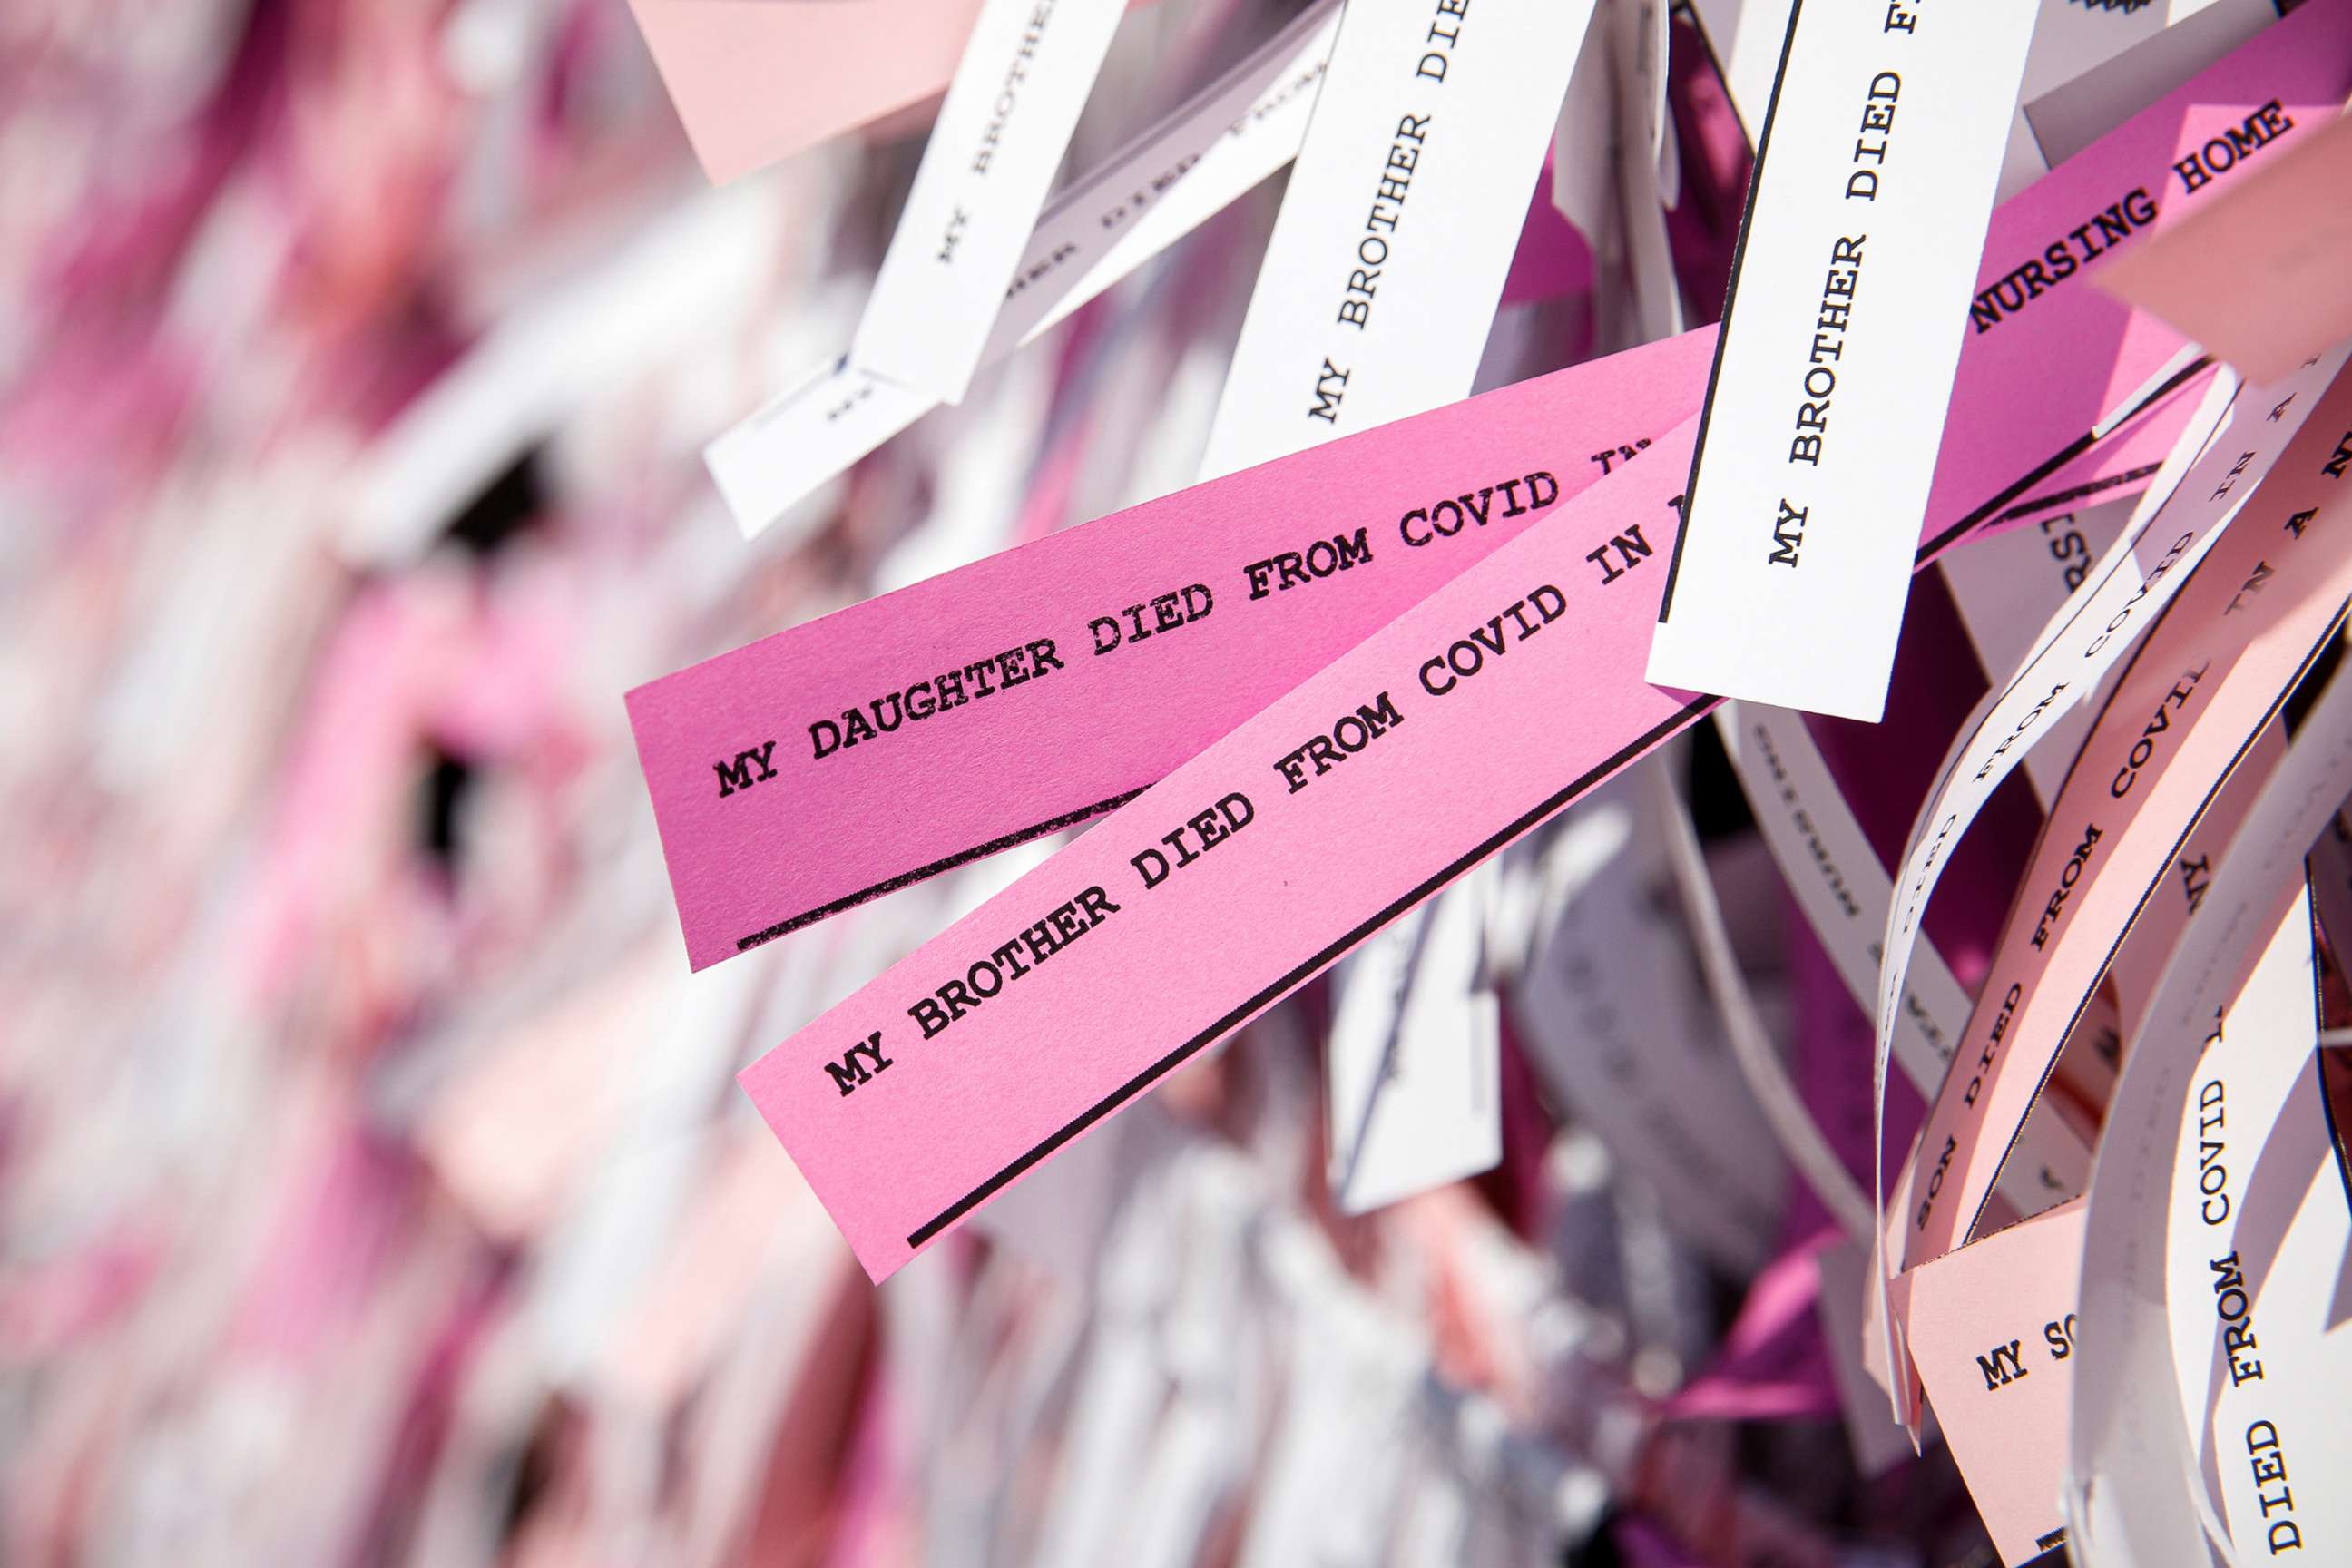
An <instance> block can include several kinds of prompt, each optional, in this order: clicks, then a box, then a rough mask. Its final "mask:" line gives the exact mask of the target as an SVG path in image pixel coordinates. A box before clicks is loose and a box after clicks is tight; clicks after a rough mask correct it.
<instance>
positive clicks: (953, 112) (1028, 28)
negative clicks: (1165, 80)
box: [849, 0, 1127, 403]
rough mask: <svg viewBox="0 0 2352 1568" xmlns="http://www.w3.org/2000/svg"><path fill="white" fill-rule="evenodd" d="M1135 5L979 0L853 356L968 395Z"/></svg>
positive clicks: (936, 391) (931, 388)
mask: <svg viewBox="0 0 2352 1568" xmlns="http://www.w3.org/2000/svg"><path fill="white" fill-rule="evenodd" d="M1126 11H1127V7H1126V5H1125V4H1124V3H1123V0H982V5H981V7H980V16H979V19H978V20H977V21H975V22H974V23H973V24H972V28H971V41H970V42H969V43H967V44H965V45H964V51H963V58H962V60H961V62H959V63H958V64H957V66H956V73H955V79H953V80H952V81H950V83H949V84H948V95H947V98H946V99H945V100H943V101H942V102H941V103H940V116H939V119H938V121H936V122H935V123H934V124H933V125H932V127H931V139H930V141H929V142H927V143H926V144H925V145H924V148H923V162H922V164H921V166H920V167H919V168H918V169H917V170H916V171H915V185H914V189H912V190H911V191H909V192H908V194H907V205H906V206H905V207H904V209H902V210H901V211H900V213H899V215H898V228H897V229H896V230H894V231H893V232H892V234H891V236H890V248H889V249H888V250H887V251H886V252H885V253H884V254H883V257H882V270H881V272H880V273H879V274H878V275H877V277H876V278H875V279H874V293H873V297H872V298H871V299H869V300H866V314H865V316H864V317H863V318H861V319H860V320H859V321H858V323H857V336H856V340H855V341H854V342H852V343H851V344H850V349H849V358H850V362H851V363H853V364H856V366H858V368H860V369H861V370H865V371H867V372H869V373H871V374H875V375H878V376H882V377H884V378H886V379H887V380H890V381H895V382H897V383H898V384H900V385H902V386H907V387H912V388H914V389H915V390H917V391H919V392H923V393H927V394H929V395H931V396H933V397H937V398H939V399H940V400H941V401H942V402H947V403H960V402H961V401H962V400H963V395H964V390H965V389H966V388H967V387H969V386H970V385H971V378H972V375H973V373H975V372H976V371H978V370H979V369H980V363H981V356H982V353H983V352H984V350H985V349H986V347H987V343H988V335H989V332H990V330H991V329H992V327H993V326H994V324H995V321H996V311H997V307H998V306H999V305H1001V304H1002V303H1003V299H1004V288H1005V285H1006V284H1008V283H1010V282H1012V281H1013V275H1014V270H1015V268H1018V266H1019V265H1020V261H1021V252H1022V247H1024V245H1025V244H1026V243H1027V241H1028V238H1029V231H1030V229H1031V228H1033V227H1034V226H1035V224H1036V221H1037V211H1038V209H1039V208H1040V207H1042V206H1043V205H1045V193H1046V192H1047V191H1048V190H1050V189H1052V187H1053V184H1054V172H1055V170H1056V169H1058V168H1059V167H1061V163H1062V156H1063V154H1064V153H1066V152H1067V151H1068V150H1069V145H1070V133H1071V132H1073V131H1075V130H1076V128H1077V123H1078V111H1079V110H1082V109H1084V108H1085V107H1086V104H1087V94H1088V93H1090V92H1092V91H1093V90H1094V85H1095V73H1096V72H1097V71H1099V70H1100V69H1101V68H1102V62H1103V57H1104V56H1105V55H1106V54H1108V52H1109V50H1110V40H1111V35H1112V34H1114V33H1116V32H1117V31H1118V23H1119V18H1120V17H1121V16H1124V15H1126Z"/></svg>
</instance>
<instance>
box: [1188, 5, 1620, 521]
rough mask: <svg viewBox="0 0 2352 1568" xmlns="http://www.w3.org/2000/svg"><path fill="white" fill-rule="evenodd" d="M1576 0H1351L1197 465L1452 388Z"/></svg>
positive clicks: (1584, 16)
mask: <svg viewBox="0 0 2352 1568" xmlns="http://www.w3.org/2000/svg"><path fill="white" fill-rule="evenodd" d="M1591 15H1592V0H1518V3H1516V4H1488V5H1479V6H1477V7H1475V8H1474V7H1473V6H1472V5H1471V4H1470V0H1353V4H1351V5H1349V7H1348V11H1347V15H1346V16H1344V17H1342V18H1341V21H1340V26H1339V43H1338V44H1337V45H1336V46H1335V47H1334V48H1333V51H1332V56H1331V70H1330V75H1329V78H1328V79H1327V80H1326V81H1325V83H1324V85H1323V91H1322V94H1321V96H1320V97H1319V98H1318V100H1316V105H1315V118H1314V120H1313V121H1312V122H1310V123H1309V124H1308V126H1307V142H1306V144H1305V145H1304V146H1303V147H1301V148H1300V149H1299V152H1298V162H1297V166H1296V167H1295V168H1293V169H1292V171H1291V175H1290V188H1289V189H1288V191H1287V192H1286V193H1285V194H1284V196H1283V201H1282V212H1281V216H1278V217H1277V218H1276V220H1275V226H1274V236H1273V237H1272V238H1271V239H1270V240H1269V241H1268V242H1267V245H1266V254H1265V265H1264V267H1263V268H1261V269H1260V270H1259V273H1258V283H1257V288H1256V289H1255V291H1254V292H1253V293H1252V294H1251V296H1250V303H1249V312H1248V315H1247V316H1246V317H1245V318H1244V321H1243V322H1242V335H1241V342H1240V344H1239V346H1238V347H1237V348H1236V349H1235V350H1234V366H1233V370H1232V373H1231V374H1229V375H1228V376H1227V378H1226V381H1225V394H1224V398H1223V401H1222V402H1221V403H1220V404H1219V405H1218V408H1217V417H1216V421H1215V423H1214V424H1213V426H1211V428H1210V432H1209V447H1208V452H1207V455H1206V456H1205V457H1204V458H1202V465H1201V473H1202V478H1204V479H1207V478H1214V477H1215V476H1217V475H1220V474H1229V473H1232V472H1234V470H1235V469H1237V468H1247V467H1248V466H1250V465H1251V464H1253V463H1259V462H1264V461H1265V460H1266V459H1268V458H1277V457H1283V456H1286V455H1287V454H1289V453H1292V452H1296V451H1299V450H1302V449H1304V448H1305V447H1309V446H1313V445H1316V444H1318V443H1320V442H1323V441H1328V440H1330V439H1331V438H1332V437H1336V436H1339V435H1341V434H1343V433H1347V432H1353V431H1360V430H1368V429H1370V428H1371V427H1372V426H1376V425H1381V424H1385V423H1387V422H1388V421H1390V420H1392V419H1398V418H1402V417H1403V416H1406V415H1409V414H1418V413H1420V412H1421V411H1423V409H1425V408H1429V407H1431V406H1433V405H1435V404H1437V403H1443V402H1446V401H1450V398H1449V397H1448V395H1447V392H1446V389H1448V388H1458V389H1459V391H1458V392H1456V393H1454V395H1460V394H1462V393H1466V392H1468V391H1469V389H1470V384H1471V379H1472V377H1473V376H1474V375H1475V374H1476V372H1477V368H1478V357H1479V353H1480V352H1481V351H1482V350H1483V349H1484V347H1485V346H1486V329H1487V325H1488V323H1489V322H1491V321H1493V320H1494V315H1495V303H1496V300H1499V299H1501V298H1502V293H1503V279H1504V277H1505V276H1506V275H1507V273H1508V272H1509V270H1510V266H1511V255H1512V252H1513V251H1514V250H1515V249H1516V248H1517V243H1518V237H1519V230H1520V228H1521V226H1522V224H1523V221H1524V219H1525V216H1526V214H1527V200H1528V192H1529V191H1531V190H1533V189H1534V188H1535V184H1536V177H1537V175H1538V173H1539V172H1540V171H1541V169H1542V167H1543V156H1544V146H1545V143H1546V142H1547V141H1548V139H1549V131H1550V129H1551V125H1552V121H1553V119H1554V117H1555V116H1556V115H1557V114H1558V113H1559V101H1560V95H1561V93H1562V92H1563V91H1564V90H1565V89H1566V88H1567V86H1568V76H1569V71H1570V68H1572V67H1573V66H1574V64H1575V62H1576V55H1577V46H1578V43H1579V41H1580V39H1582V37H1584V32H1585V26H1586V24H1587V23H1588V22H1589V21H1590V20H1591Z"/></svg>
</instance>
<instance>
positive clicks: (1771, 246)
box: [1649, 0, 2034, 720]
mask: <svg viewBox="0 0 2352 1568" xmlns="http://www.w3.org/2000/svg"><path fill="white" fill-rule="evenodd" d="M2033 12H2034V6H2033V5H2032V0H1979V4H1974V5H1969V6H1967V7H1965V8H1949V9H1941V10H1939V9H1936V8H1934V7H1929V6H1920V7H1916V8H1915V7H1909V6H1906V5H1900V4H1895V5H1885V6H1879V5H1866V6H1864V5H1824V4H1821V3H1820V0H1816V3H1815V4H1814V5H1811V6H1805V5H1799V6H1798V7H1797V8H1796V10H1795V12H1794V13H1793V15H1792V16H1791V18H1790V33H1789V42H1788V44H1787V46H1786V47H1785V48H1784V49H1783V51H1782V55H1781V61H1780V85H1779V86H1778V87H1777V88H1776V89H1775V90H1774V92H1773V98H1772V111H1771V115H1770V117H1769V120H1768V121H1767V122H1766V125H1765V129H1764V133H1763V136H1762V139H1761V141H1760V143H1759V148H1760V150H1759V153H1758V156H1757V160H1756V173H1755V177H1754V179H1753V181H1752V183H1751V184H1750V187H1749V203H1748V218H1747V222H1746V224H1745V226H1743V228H1742V231H1741V236H1740V250H1739V260H1738V270H1737V272H1736V273H1735V274H1734V276H1733V279H1732V288H1731V296H1730V299H1729V300H1728V301H1727V304H1726V306H1725V310H1724V331H1723V335H1722V337H1721V338H1720V339H1719V340H1718V341H1717V345H1716V365H1715V374H1714V379H1713V384H1711V385H1710V387H1709V388H1708V395H1707V402H1706V412H1705V414H1704V415H1703V416H1702V417H1701V420H1700V425H1699V430H1700V436H1699V449H1698V458H1697V460H1696V462H1695V463H1694V464H1693V466H1692V469H1691V479H1690V487H1689V499H1688V500H1687V501H1686V502H1685V504H1686V505H1687V506H1688V508H1689V509H1690V525H1689V527H1688V528H1687V529H1686V530H1685V534H1684V538H1683V543H1682V545H1681V546H1680V547H1679V548H1678V549H1677V551H1676V552H1675V567H1674V571H1673V573H1672V574H1670V575H1669V577H1668V580H1667V591H1666V600H1665V603H1664V605H1663V606H1662V609H1661V613H1660V616H1659V625H1658V635H1657V638H1656V640H1655V642H1654V644H1653V645H1652V647H1651V652H1650V660H1649V674H1650V679H1652V680H1654V681H1655V682H1657V683H1658V684H1660V685H1665V686H1679V687H1683V688H1685V689H1692V690H1699V691H1715V692H1721V693H1723V694H1725V695H1727V696H1733V697H1745V698H1753V699H1755V700H1759V701H1763V702H1771V703H1776V704H1778V705H1780V706H1781V707H1784V708H1801V709H1805V710H1811V711H1814V712H1822V713H1834V714H1838V715H1841V716H1843V717H1845V718H1850V719H1869V720H1875V719H1876V718H1878V716H1879V714H1880V711H1881V710H1883V709H1884V707H1885V700H1886V681H1887V676H1888V673H1889V671H1890V669H1891V668H1892V667H1893V664H1894V658H1895V634H1896V633H1897V631H1898V630H1899V629H1900V628H1901V626H1902V622H1903V606H1904V603H1905V599H1906V595H1907V594H1908V593H1909V587H1910V584H1909V573H1910V563H1911V556H1912V552H1913V548H1914V546H1915V544H1916V540H1917V536H1918V524H1919V519H1920V518H1921V516H1922V515H1923V514H1924V513H1925V511H1926V510H1927V492H1928V485H1929V481H1930V479H1932V478H1933V476H1934V473H1935V468H1936V453H1937V443H1938V436H1939V433H1940V432H1941V430H1942V428H1943V416H1944V412H1945V408H1946V405H1947V404H1948V401H1949V399H1950V394H1951V389H1952V377H1953V370H1954V366H1955V364H1956V363H1957V362H1958V354H1959V351H1960V337H1961V333H1962V331H1963V328H1964V324H1965V323H1964V321H1963V320H1962V317H1963V314H1964V311H1965V308H1966V306H1965V302H1966V300H1967V299H1968V297H1969V292H1970V285H1971V283H1972V281H1973V279H1974V278H1975V275H1976V260H1977V256H1978V253H1979V249H1980V248H1981V247H1982V245H1983V241H1984V236H1985V231H1986V225H1987V220H1988V218H1989V216H1990V213H1991V210H1992V197H1993V181H1994V176H1995V174H1997V173H1998V172H1999V169H2000V154H2001V148H2002V146H2003V145H2004V143H2005V141H2006V138H2007V135H2008V128H2009V114H2010V110H2011V103H2012V101H2013V100H2014V96H2015V88H2016V83H2017V80H2018V78H2019V75H2020V73H2021V71H2022V70H2023V69H2024V64H2025V48H2026V45H2027V43H2028V41H2029V40H2030V39H2031V37H2032V26H2033Z"/></svg>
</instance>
